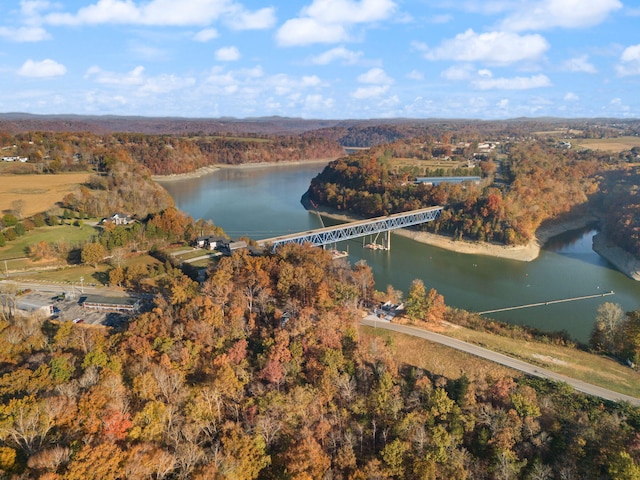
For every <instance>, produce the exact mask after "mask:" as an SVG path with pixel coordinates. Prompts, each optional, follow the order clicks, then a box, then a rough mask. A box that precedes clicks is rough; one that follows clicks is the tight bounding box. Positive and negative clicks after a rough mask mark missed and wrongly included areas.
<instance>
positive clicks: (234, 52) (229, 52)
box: [215, 47, 240, 62]
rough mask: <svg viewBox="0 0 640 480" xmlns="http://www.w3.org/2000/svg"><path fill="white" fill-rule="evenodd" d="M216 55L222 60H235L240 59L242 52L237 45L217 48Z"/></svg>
mask: <svg viewBox="0 0 640 480" xmlns="http://www.w3.org/2000/svg"><path fill="white" fill-rule="evenodd" d="M215 57H216V60H218V61H220V62H235V61H236V60H239V59H240V52H239V51H238V49H237V48H236V47H222V48H219V49H218V50H216V53H215Z"/></svg>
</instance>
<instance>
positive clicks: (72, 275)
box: [0, 254, 160, 285]
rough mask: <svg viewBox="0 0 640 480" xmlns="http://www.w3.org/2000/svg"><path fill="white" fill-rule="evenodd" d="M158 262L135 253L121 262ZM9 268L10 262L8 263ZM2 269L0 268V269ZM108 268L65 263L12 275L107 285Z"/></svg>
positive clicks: (102, 265)
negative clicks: (54, 267) (52, 267)
mask: <svg viewBox="0 0 640 480" xmlns="http://www.w3.org/2000/svg"><path fill="white" fill-rule="evenodd" d="M159 263H160V262H159V261H158V260H157V259H156V258H154V257H152V256H150V255H146V254H144V255H135V256H132V257H128V258H126V259H125V261H124V262H123V265H122V266H123V267H130V266H132V265H140V264H143V265H146V266H147V267H151V266H154V265H157V264H159ZM1 266H2V265H1V264H0V267H1ZM35 266H36V265H34V264H33V263H31V265H30V267H31V268H33V267H35ZM9 268H10V269H11V268H12V266H11V263H10V264H9ZM1 270H2V269H1V268H0V271H1ZM109 270H111V266H110V265H107V264H106V263H101V264H99V265H98V267H97V268H93V267H92V266H90V265H71V266H69V265H66V266H63V267H60V268H56V269H50V270H47V269H44V270H40V271H29V272H25V273H23V274H19V273H18V274H14V275H12V277H11V278H12V279H13V280H17V281H25V282H45V283H50V282H55V283H68V284H74V285H80V283H81V280H80V279H81V278H82V279H83V280H82V282H84V285H92V284H95V285H107V284H108V283H109V276H108V275H109Z"/></svg>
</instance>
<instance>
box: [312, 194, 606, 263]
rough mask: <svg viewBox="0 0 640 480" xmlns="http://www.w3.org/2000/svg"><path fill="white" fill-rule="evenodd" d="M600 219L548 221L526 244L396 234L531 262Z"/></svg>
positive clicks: (414, 232) (323, 211) (330, 214)
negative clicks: (552, 242) (557, 239)
mask: <svg viewBox="0 0 640 480" xmlns="http://www.w3.org/2000/svg"><path fill="white" fill-rule="evenodd" d="M305 197H306V194H305V196H303V199H302V203H303V205H305V207H306V208H307V209H310V205H309V202H308V200H307V199H306V198H305ZM318 211H319V212H320V213H321V214H322V215H326V216H327V217H331V218H335V219H336V220H341V221H345V222H348V221H354V220H361V218H358V217H356V216H353V215H347V214H344V213H342V212H339V211H336V210H333V209H330V208H326V207H318ZM595 221H597V218H596V217H594V216H591V215H585V216H580V217H572V218H568V219H562V220H559V221H554V222H549V223H548V224H546V225H544V226H542V227H540V228H539V229H538V230H537V231H536V236H535V237H534V239H533V240H531V241H530V242H529V243H528V244H526V245H513V246H511V245H499V244H494V243H487V242H470V241H467V240H455V239H454V238H452V237H450V236H446V235H440V234H434V233H429V232H421V231H417V230H409V229H398V230H395V231H394V233H395V234H397V235H402V236H405V237H408V238H411V239H412V240H415V241H416V242H421V243H425V244H427V245H431V246H434V247H438V248H442V249H445V250H450V251H453V252H458V253H465V254H472V255H486V256H491V257H499V258H507V259H511V260H517V261H521V262H531V261H533V260H535V259H536V258H538V256H539V255H540V249H541V248H542V247H543V246H544V244H545V243H546V242H547V241H548V240H549V239H550V238H552V237H554V236H556V235H559V234H561V233H564V232H569V231H571V230H578V229H580V228H584V227H586V226H588V225H589V224H592V223H594V222H595Z"/></svg>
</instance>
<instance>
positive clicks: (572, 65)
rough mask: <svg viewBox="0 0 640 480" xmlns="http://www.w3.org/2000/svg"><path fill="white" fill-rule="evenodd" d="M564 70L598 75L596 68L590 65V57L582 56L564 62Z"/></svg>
mask: <svg viewBox="0 0 640 480" xmlns="http://www.w3.org/2000/svg"><path fill="white" fill-rule="evenodd" d="M563 68H564V69H565V70H568V71H570V72H584V73H598V70H597V69H596V67H595V66H594V65H593V64H591V63H589V57H588V56H587V55H582V56H580V57H576V58H571V59H569V60H567V61H566V62H564V64H563Z"/></svg>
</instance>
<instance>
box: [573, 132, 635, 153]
mask: <svg viewBox="0 0 640 480" xmlns="http://www.w3.org/2000/svg"><path fill="white" fill-rule="evenodd" d="M571 142H573V143H575V145H576V148H581V149H591V150H604V151H607V152H612V153H620V152H624V151H626V150H631V149H632V148H633V147H640V137H635V136H627V137H617V138H593V139H592V138H587V139H573V140H571Z"/></svg>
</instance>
